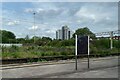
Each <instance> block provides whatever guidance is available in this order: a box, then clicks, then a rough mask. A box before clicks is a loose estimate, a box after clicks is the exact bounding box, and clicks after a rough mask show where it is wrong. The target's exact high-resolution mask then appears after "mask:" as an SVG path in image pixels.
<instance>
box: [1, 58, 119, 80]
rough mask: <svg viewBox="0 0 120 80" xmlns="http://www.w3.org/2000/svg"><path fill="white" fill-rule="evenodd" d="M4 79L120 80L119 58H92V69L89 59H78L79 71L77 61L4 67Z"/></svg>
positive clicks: (2, 70)
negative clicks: (107, 79)
mask: <svg viewBox="0 0 120 80" xmlns="http://www.w3.org/2000/svg"><path fill="white" fill-rule="evenodd" d="M0 72H2V78H118V56H114V57H104V58H90V69H88V68H87V59H78V70H77V71H76V70H75V60H67V61H58V62H50V63H40V62H39V63H34V64H32V63H29V64H21V65H20V64H17V65H2V69H1V70H0Z"/></svg>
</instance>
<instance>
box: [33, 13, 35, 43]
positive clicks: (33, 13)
mask: <svg viewBox="0 0 120 80" xmlns="http://www.w3.org/2000/svg"><path fill="white" fill-rule="evenodd" d="M35 14H36V13H35V12H34V13H33V15H34V44H35Z"/></svg>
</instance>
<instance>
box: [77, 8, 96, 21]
mask: <svg viewBox="0 0 120 80" xmlns="http://www.w3.org/2000/svg"><path fill="white" fill-rule="evenodd" d="M76 16H78V17H84V18H89V19H92V20H96V16H97V15H96V14H95V13H94V12H92V11H90V10H89V8H86V7H82V8H81V9H80V10H79V11H78V12H77V13H76Z"/></svg>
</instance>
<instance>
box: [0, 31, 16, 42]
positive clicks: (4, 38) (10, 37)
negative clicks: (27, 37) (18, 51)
mask: <svg viewBox="0 0 120 80" xmlns="http://www.w3.org/2000/svg"><path fill="white" fill-rule="evenodd" d="M0 33H1V34H2V35H1V36H0V38H1V39H2V40H1V41H2V43H9V40H12V41H13V42H14V40H15V37H16V36H15V35H14V33H12V32H10V31H6V30H0Z"/></svg>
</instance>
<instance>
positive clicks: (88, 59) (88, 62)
mask: <svg viewBox="0 0 120 80" xmlns="http://www.w3.org/2000/svg"><path fill="white" fill-rule="evenodd" d="M89 38H90V37H89V36H88V69H89V68H90V65H89V54H90V48H89V46H90V44H89Z"/></svg>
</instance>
